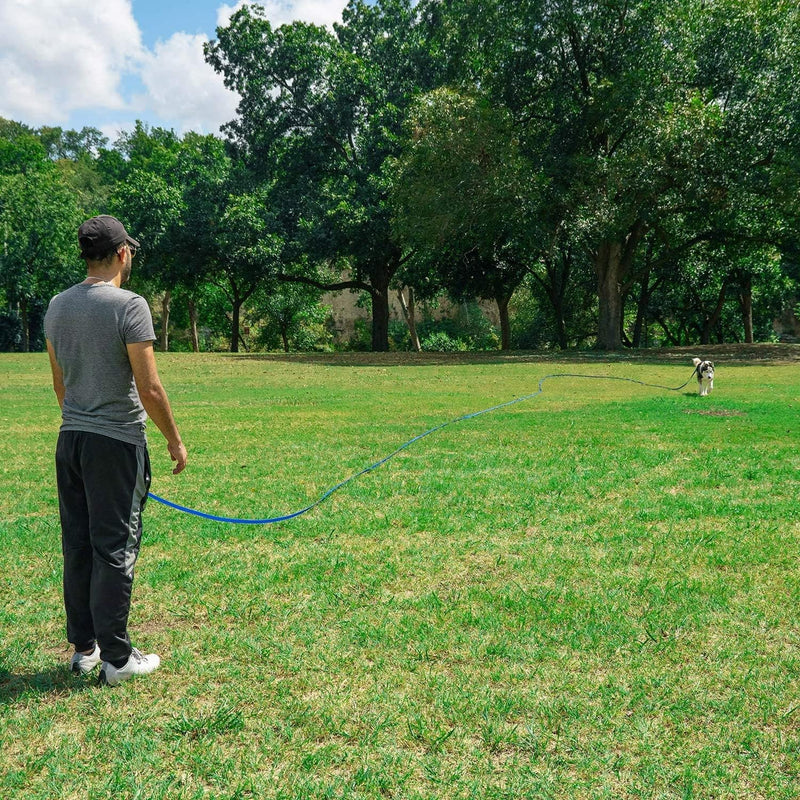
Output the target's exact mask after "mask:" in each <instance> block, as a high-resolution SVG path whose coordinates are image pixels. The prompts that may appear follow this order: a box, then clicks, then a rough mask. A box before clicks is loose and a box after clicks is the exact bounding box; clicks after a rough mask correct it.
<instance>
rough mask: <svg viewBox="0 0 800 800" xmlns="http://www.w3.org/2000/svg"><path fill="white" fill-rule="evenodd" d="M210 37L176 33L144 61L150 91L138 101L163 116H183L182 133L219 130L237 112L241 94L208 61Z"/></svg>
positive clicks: (142, 78) (143, 75) (169, 117)
mask: <svg viewBox="0 0 800 800" xmlns="http://www.w3.org/2000/svg"><path fill="white" fill-rule="evenodd" d="M206 41H207V38H206V37H205V36H202V35H196V36H191V35H190V34H188V33H176V34H174V35H173V36H171V37H170V38H169V39H168V40H167V41H166V42H159V43H158V44H157V45H156V47H155V51H154V52H152V53H149V54H148V55H147V56H145V58H144V61H143V65H142V70H141V80H142V83H143V85H144V87H145V89H146V90H147V93H146V95H145V96H144V97H139V98H137V101H138V103H141V104H142V105H146V106H147V111H150V112H152V113H153V114H155V116H156V117H158V118H160V119H177V120H180V123H179V127H180V130H179V131H178V133H185V132H186V131H187V130H194V131H197V132H198V133H217V132H218V131H219V126H220V125H222V123H224V122H228V121H229V120H231V119H233V117H234V115H235V111H236V105H237V103H238V101H239V97H238V95H237V94H236V93H235V92H231V91H229V90H228V89H226V88H225V86H224V84H223V81H222V76H221V75H218V74H217V73H216V72H214V70H213V69H212V67H211V66H209V65H208V64H207V63H206V62H205V60H204V55H203V44H204V43H205V42H206ZM147 111H145V110H143V111H142V113H143V114H146V113H147Z"/></svg>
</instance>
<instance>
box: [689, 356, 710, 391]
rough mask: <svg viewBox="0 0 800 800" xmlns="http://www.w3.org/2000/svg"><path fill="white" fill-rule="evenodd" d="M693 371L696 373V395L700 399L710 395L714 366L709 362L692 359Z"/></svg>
mask: <svg viewBox="0 0 800 800" xmlns="http://www.w3.org/2000/svg"><path fill="white" fill-rule="evenodd" d="M692 363H693V364H694V371H695V372H696V373H697V393H698V394H699V395H700V397H705V396H706V395H707V394H711V390H712V389H713V388H714V365H713V364H712V363H711V362H710V361H701V360H700V359H699V358H693V359H692Z"/></svg>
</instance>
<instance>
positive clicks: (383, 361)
mask: <svg viewBox="0 0 800 800" xmlns="http://www.w3.org/2000/svg"><path fill="white" fill-rule="evenodd" d="M695 356H696V357H698V358H703V359H710V360H711V361H714V362H715V363H720V364H722V363H724V364H739V365H747V364H776V365H791V364H800V344H714V345H702V346H700V345H698V346H697V347H669V348H667V347H665V348H657V349H656V348H650V349H647V350H619V351H616V352H605V351H599V350H547V351H535V352H534V351H520V350H515V351H509V352H502V351H499V350H493V351H489V352H480V353H408V352H389V353H255V354H252V355H251V354H242V353H239V354H233V353H232V354H229V355H228V356H227V357H228V358H246V359H259V360H264V361H284V362H285V361H289V362H295V363H300V364H324V365H326V366H332V367H394V366H397V367H401V366H402V367H415V366H419V367H421V366H447V365H449V364H453V365H456V364H520V363H532V364H546V363H548V362H558V363H561V364H565V363H566V364H570V363H576V364H587V363H605V364H608V363H617V362H627V361H632V362H645V363H651V364H677V363H681V364H689V365H690V366H691V363H692V358H694V357H695Z"/></svg>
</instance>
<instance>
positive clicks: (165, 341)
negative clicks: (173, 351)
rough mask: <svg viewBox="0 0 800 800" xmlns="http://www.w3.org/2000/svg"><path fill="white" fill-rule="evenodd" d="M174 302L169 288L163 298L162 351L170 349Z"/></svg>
mask: <svg viewBox="0 0 800 800" xmlns="http://www.w3.org/2000/svg"><path fill="white" fill-rule="evenodd" d="M171 303H172V292H171V291H170V290H169V289H167V291H166V292H164V296H163V297H162V298H161V352H162V353H166V352H167V351H168V350H169V308H170V304H171Z"/></svg>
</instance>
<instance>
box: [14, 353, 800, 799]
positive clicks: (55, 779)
mask: <svg viewBox="0 0 800 800" xmlns="http://www.w3.org/2000/svg"><path fill="white" fill-rule="evenodd" d="M780 352H781V354H782V357H784V359H786V358H791V359H793V360H794V361H797V359H798V356H797V352H796V349H794V348H787V349H784V350H781V351H780ZM769 354H773V353H772V352H771V351H770V353H769ZM787 354H788V355H787ZM690 355H691V354H687V353H682V354H678V355H677V356H676V355H673V356H672V357H671V358H666V357H664V358H662V359H661V360H659V359H658V358H656V357H653V356H652V354H651V355H650V356H649V357H648V359H649V360H644V359H602V358H599V357H598V358H586V359H584V361H583V362H582V363H579V364H576V363H574V362H573V363H566V362H556V361H553V360H547V361H536V360H535V359H534V358H531V357H521V356H518V357H507V358H500V357H499V356H496V357H495V356H492V357H489V356H484V357H475V358H472V359H469V358H466V359H465V358H435V357H430V356H429V357H424V358H423V357H414V356H407V357H401V356H397V357H385V358H381V357H375V358H373V357H371V356H356V357H351V358H348V357H346V356H330V357H324V358H323V357H316V358H315V357H305V358H304V357H298V358H297V359H294V360H282V359H279V358H257V357H242V358H236V357H232V356H220V355H201V356H192V355H161V356H159V366H160V369H161V372H162V378H163V379H164V382H165V384H166V385H167V388H168V390H169V392H170V396H171V399H172V402H173V406H174V409H175V412H176V415H177V417H178V420H179V423H180V426H181V429H182V432H183V435H184V439H185V440H186V443H187V446H188V447H189V453H190V464H189V467H188V469H187V471H186V472H185V473H184V474H183V475H180V476H172V475H171V474H170V464H169V459H168V456H167V453H166V448H165V446H164V445H163V442H162V440H161V439H160V437H159V436H158V434H157V432H156V431H152V432H151V437H150V438H151V453H152V457H153V473H154V476H155V477H154V482H153V487H152V488H153V491H154V492H156V493H157V494H160V495H162V496H164V497H167V498H168V499H170V500H173V501H175V502H178V503H181V504H183V505H188V506H191V507H197V508H201V509H202V510H204V511H207V512H210V513H214V514H220V515H228V516H242V517H265V516H272V515H276V514H284V513H287V512H291V511H295V510H297V509H299V508H301V507H303V506H304V505H306V504H308V503H309V502H311V501H313V500H315V499H316V498H317V497H319V496H320V495H321V494H322V492H323V491H325V490H326V489H327V488H329V487H330V486H332V485H334V484H336V483H338V482H339V481H340V480H342V479H343V478H345V477H347V476H348V475H350V474H352V473H353V472H356V471H358V470H360V469H361V468H363V467H365V466H366V465H368V464H370V463H373V462H374V461H376V460H377V459H379V458H381V457H383V456H384V455H386V454H387V453H389V452H391V451H392V450H393V449H394V448H395V447H397V446H399V445H400V444H402V443H403V442H405V441H406V440H408V439H410V438H411V437H412V436H414V435H416V434H418V433H421V432H422V431H424V430H426V429H428V428H430V427H432V426H433V425H437V424H439V423H440V422H443V421H446V420H449V419H453V418H455V417H458V416H460V415H461V414H464V413H467V412H471V411H477V410H479V409H482V408H486V407H488V406H491V405H494V404H495V403H498V402H503V401H505V400H509V399H511V398H513V397H517V396H520V395H524V394H529V393H531V392H533V391H535V390H536V387H537V383H538V380H539V379H540V378H541V377H543V376H544V375H547V374H550V373H558V372H580V373H585V374H591V375H613V376H617V377H625V378H633V379H636V380H643V381H649V382H654V383H660V384H665V385H668V386H677V385H679V384H681V383H682V382H683V381H684V380H686V378H688V377H689V374H690V372H691V361H690ZM717 361H718V363H717V368H718V373H717V380H716V389H715V392H714V394H713V395H711V396H710V397H708V398H699V397H697V395H696V394H695V393H694V392H695V390H694V385H693V384H690V385H689V386H688V387H687V388H686V389H685V390H683V391H680V392H665V391H660V390H654V389H649V388H645V387H642V386H638V385H635V384H632V383H625V382H605V381H597V380H588V379H566V378H564V379H553V380H550V381H548V382H547V383H546V384H545V387H544V393H543V395H541V396H540V397H536V398H534V399H531V400H529V401H526V402H524V403H519V404H516V405H513V406H510V407H509V408H506V409H502V410H499V411H496V412H493V413H491V414H487V415H484V416H481V417H478V418H476V419H474V420H470V421H464V422H459V423H458V424H455V425H451V426H449V427H447V428H445V429H443V430H441V431H438V432H437V433H435V434H432V435H431V436H429V437H427V438H425V439H423V440H421V441H419V442H417V443H416V444H415V445H413V446H412V447H411V448H409V449H408V450H406V451H404V452H402V453H400V454H399V455H397V456H396V457H395V458H394V459H392V460H391V461H390V462H388V463H387V464H386V465H384V466H383V467H381V468H380V469H378V470H376V471H374V472H372V473H370V474H367V475H364V476H362V477H360V478H359V479H358V480H356V481H354V482H352V483H350V484H349V485H348V486H347V487H345V488H344V489H343V490H341V491H340V492H337V493H336V494H334V495H333V496H332V497H331V498H330V499H329V500H327V501H326V502H325V503H324V504H323V505H322V506H320V507H319V508H317V509H315V510H313V511H312V512H310V513H309V514H306V515H304V516H302V517H299V518H297V519H295V520H293V521H291V522H288V523H283V524H279V525H272V526H267V527H258V526H232V525H226V524H222V523H216V522H210V521H205V520H200V519H197V518H195V517H190V516H187V515H183V514H180V513H178V512H175V511H172V510H170V509H167V508H164V507H162V506H160V505H158V504H156V503H150V504H149V505H148V508H147V512H146V519H145V541H144V545H143V549H142V554H141V557H140V561H139V565H138V568H137V577H136V585H135V588H134V604H133V611H132V616H131V633H132V636H133V638H134V643H135V644H136V645H137V646H139V647H141V648H142V649H144V650H146V651H154V652H158V653H160V654H161V656H162V659H163V666H162V668H161V670H160V671H159V672H158V673H156V674H155V675H154V676H153V677H152V678H149V679H141V680H139V681H131V682H129V683H126V684H123V685H122V686H120V687H118V688H117V689H101V688H99V687H96V686H95V684H94V681H93V680H90V679H74V678H73V677H72V676H71V675H69V673H68V669H67V665H68V659H69V655H70V650H69V647H68V645H67V644H66V642H65V641H64V633H63V611H62V608H61V596H60V580H61V573H60V570H61V557H60V539H59V536H60V533H59V525H58V519H57V500H56V495H55V488H54V477H53V466H52V462H53V449H54V446H55V439H56V435H57V428H58V411H57V406H56V402H55V396H54V395H53V393H52V389H51V388H50V383H49V370H48V365H47V359H46V356H44V355H30V356H16V355H0V486H2V490H1V491H0V797H12V796H17V797H25V798H26V800H27V798H40V799H41V800H52V798H86V797H88V798H97V799H98V800H99V799H100V798H107V797H111V796H116V797H122V798H147V799H148V800H151V799H153V800H155V799H156V798H164V799H165V800H174V799H175V798H180V799H182V798H187V799H188V798H215V799H216V798H274V799H275V800H277V798H285V799H286V800H289V798H297V800H299V799H300V798H348V800H349V799H350V798H376V799H377V798H387V797H391V798H402V799H403V800H413V799H415V798H419V799H420V800H422V799H423V798H425V799H427V798H476V799H477V798H481V799H483V798H509V800H511V798H514V799H516V798H548V797H552V798H577V799H579V800H585V799H586V798H615V799H616V798H714V800H719V799H721V798H731V800H733V799H734V798H736V800H741V799H742V798H769V799H770V800H775V799H786V800H788V798H797V796H798V792H799V790H798V786H800V691H799V690H798V685H799V684H798V678H799V676H800V570H798V544H799V543H800V521H798V496H799V494H800V493H799V492H798V489H800V448H799V447H798V444H800V436H799V435H798V428H799V427H800V425H799V424H798V400H800V380H798V368H797V365H796V363H789V362H788V361H784V362H782V363H779V364H769V363H766V362H765V360H763V359H761V360H757V359H756V360H753V361H752V362H751V363H747V362H746V361H744V360H743V359H740V360H736V359H734V358H733V357H728V358H727V360H726V359H724V358H722V359H721V358H720V357H719V356H717Z"/></svg>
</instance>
